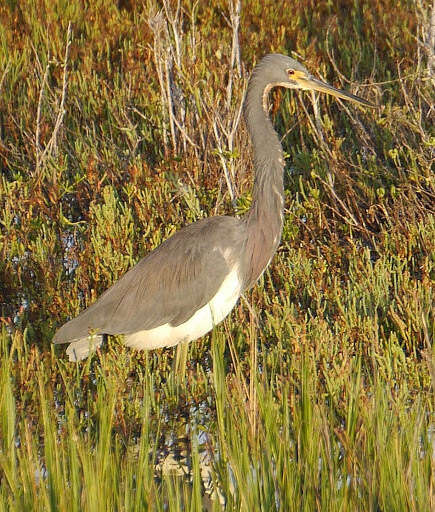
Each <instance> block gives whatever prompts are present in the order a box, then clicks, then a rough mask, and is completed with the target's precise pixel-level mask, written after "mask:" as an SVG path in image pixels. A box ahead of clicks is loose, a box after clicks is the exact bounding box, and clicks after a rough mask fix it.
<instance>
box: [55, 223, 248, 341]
mask: <svg viewBox="0 0 435 512" xmlns="http://www.w3.org/2000/svg"><path fill="white" fill-rule="evenodd" d="M244 242H245V229H244V224H243V223H242V222H241V221H240V220H238V219H235V218H233V217H210V218H207V219H204V220H201V221H199V222H195V223H194V224H190V225H189V226H187V227H185V228H183V229H182V230H180V231H178V232H177V233H176V234H175V235H173V236H172V237H171V238H169V239H168V240H166V241H165V242H163V243H162V244H161V245H160V246H159V247H157V249H155V250H154V251H152V252H151V253H149V254H148V255H147V256H145V257H144V258H143V259H142V260H140V261H139V262H138V263H137V264H136V265H135V266H134V267H133V268H132V269H131V270H129V271H128V272H127V273H126V274H124V276H123V277H122V278H121V279H119V281H117V282H116V283H115V284H114V285H112V286H111V287H110V288H109V289H108V290H106V291H105V292H104V293H103V294H102V295H101V296H100V298H99V299H98V300H97V301H96V302H95V303H94V304H92V305H91V306H90V307H88V308H87V309H86V310H85V311H83V312H82V313H81V314H80V315H79V316H77V317H76V318H74V319H72V320H70V321H69V322H67V323H66V324H65V325H63V326H62V327H61V328H60V329H59V330H58V331H57V332H56V334H55V336H54V338H53V343H67V342H70V341H72V340H75V339H78V338H82V337H85V336H87V335H88V334H89V331H90V330H93V329H95V330H96V331H97V332H98V333H101V334H103V333H104V334H125V333H130V332H136V331H139V330H147V329H152V328H154V327H158V326H160V325H163V324H165V323H170V324H171V325H174V326H177V325H180V324H181V323H183V322H185V321H186V320H188V319H189V318H190V317H191V316H192V315H193V314H194V313H195V312H196V311H197V310H198V309H199V308H201V307H202V306H204V305H205V304H207V303H208V302H209V301H210V300H211V299H212V298H213V297H214V295H215V294H216V292H217V291H218V289H219V287H220V285H221V284H222V282H223V280H224V279H225V277H226V276H227V274H228V272H229V271H230V268H231V266H232V265H233V263H234V262H235V261H236V260H237V259H238V258H239V257H240V255H241V250H242V247H243V246H244ZM224 255H225V257H224Z"/></svg>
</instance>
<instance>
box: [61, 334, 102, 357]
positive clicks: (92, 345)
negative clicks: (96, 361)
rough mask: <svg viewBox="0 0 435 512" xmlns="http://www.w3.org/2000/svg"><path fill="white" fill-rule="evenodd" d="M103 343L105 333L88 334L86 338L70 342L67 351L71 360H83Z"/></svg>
mask: <svg viewBox="0 0 435 512" xmlns="http://www.w3.org/2000/svg"><path fill="white" fill-rule="evenodd" d="M102 343H103V335H102V334H99V335H94V336H86V338H81V339H78V340H77V341H73V342H72V343H70V344H69V347H68V348H67V349H66V353H67V355H68V357H69V360H70V361H81V360H82V359H85V358H86V357H88V356H89V354H90V353H91V352H95V350H96V349H97V348H98V347H100V346H101V344H102Z"/></svg>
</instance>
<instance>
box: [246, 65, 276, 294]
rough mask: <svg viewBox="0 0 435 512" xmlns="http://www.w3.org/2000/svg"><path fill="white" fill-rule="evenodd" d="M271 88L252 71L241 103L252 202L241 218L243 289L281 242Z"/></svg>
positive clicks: (260, 270) (263, 267)
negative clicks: (269, 98)
mask: <svg viewBox="0 0 435 512" xmlns="http://www.w3.org/2000/svg"><path fill="white" fill-rule="evenodd" d="M271 88H272V87H271V85H270V84H269V83H268V82H267V80H266V78H265V77H263V76H262V73H261V68H257V70H254V74H253V76H252V78H251V80H250V83H249V86H248V92H247V96H246V100H245V119H246V124H247V126H248V130H249V133H250V136H251V141H252V146H253V151H254V170H255V181H254V190H253V202H252V206H251V208H250V210H249V212H248V213H247V214H246V215H245V218H244V221H245V222H246V227H247V232H248V238H247V245H246V261H245V265H246V266H245V286H246V288H249V287H250V286H252V285H253V284H254V283H255V282H256V281H257V279H258V278H259V277H260V275H261V274H262V273H263V271H264V270H265V268H266V267H267V265H268V264H269V262H270V260H271V259H272V256H273V255H274V254H275V251H276V249H277V247H278V244H279V242H280V239H281V232H282V225H283V209H284V183H283V171H284V158H283V154H282V147H281V143H280V141H279V138H278V135H277V133H276V132H275V130H274V128H273V126H272V123H271V121H270V119H269V117H268V115H267V113H266V108H267V96H268V94H269V91H270V89H271Z"/></svg>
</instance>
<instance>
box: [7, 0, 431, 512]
mask: <svg viewBox="0 0 435 512" xmlns="http://www.w3.org/2000/svg"><path fill="white" fill-rule="evenodd" d="M91 4H92V5H89V6H88V7H87V9H86V10H85V9H84V8H83V6H82V3H80V2H66V3H65V2H49V1H46V0H38V1H36V2H28V1H24V2H15V1H13V0H8V1H6V2H3V3H1V5H0V167H1V171H2V172H1V179H0V256H1V257H0V326H1V333H0V342H1V365H0V368H1V370H0V371H1V374H0V391H1V393H0V510H16V511H20V512H21V511H23V510H41V511H44V512H45V511H47V510H53V511H54V510H62V511H63V510H68V511H70V510H71V511H74V510H76V511H95V510H98V511H100V510H120V511H122V510H125V511H130V510H137V511H142V510H162V511H163V510H165V511H166V510H171V511H172V510H174V511H176V510H202V509H203V508H205V507H208V508H209V509H210V510H222V509H223V508H225V509H226V510H234V511H247V512H248V511H249V512H251V511H253V510H263V511H269V510H285V511H293V510H294V511H307V512H308V511H313V510H322V511H323V510H328V511H345V510H349V511H355V510H358V511H364V512H365V511H381V510H382V511H393V510H394V511H401V510H413V511H424V512H426V511H429V510H432V509H434V507H435V491H434V460H435V459H434V457H435V455H434V442H435V441H434V417H433V414H434V397H433V389H434V383H435V356H434V351H433V346H432V344H433V337H434V330H435V326H434V315H433V313H434V308H433V305H434V295H433V290H434V287H433V284H434V279H435V242H434V241H435V217H434V208H433V205H434V197H435V188H434V178H433V170H432V167H431V165H432V160H433V147H434V135H435V134H434V130H433V120H432V119H431V115H432V117H433V113H432V114H431V109H433V101H432V96H433V90H432V89H431V83H430V80H428V79H427V63H426V56H425V54H423V53H422V51H423V50H422V48H423V46H422V45H421V44H420V43H418V42H417V39H419V40H420V41H423V40H425V37H426V36H427V31H428V19H429V15H428V13H429V3H428V2H426V3H425V2H422V3H419V4H418V5H417V6H414V4H412V6H410V5H409V3H408V2H406V1H404V0H403V1H402V2H400V5H399V4H397V2H390V3H389V2H386V3H385V2H384V3H382V5H381V4H379V5H377V4H376V5H375V4H374V3H373V2H362V3H361V2H345V3H344V4H343V6H341V7H340V9H337V8H336V7H335V4H334V3H331V2H317V4H316V6H315V7H313V3H312V2H306V1H301V2H278V3H277V2H258V1H257V0H252V1H249V2H244V3H243V7H242V18H241V20H240V28H239V31H238V33H237V34H236V35H238V37H236V38H234V37H233V35H234V33H235V30H236V29H235V27H234V25H233V26H232V27H231V26H230V25H229V24H228V22H227V20H229V19H230V18H231V17H230V4H229V3H221V2H211V3H206V2H203V3H191V2H187V1H183V2H182V3H181V5H182V9H181V10H180V11H178V14H177V11H176V9H175V3H171V4H169V3H167V4H166V8H167V10H166V11H165V9H163V13H164V14H162V15H161V16H160V17H159V16H157V17H156V14H157V13H158V11H159V10H161V9H162V7H163V4H161V3H159V2H154V1H151V2H148V3H145V4H144V3H138V2H135V1H134V0H126V1H120V2H110V1H106V0H102V1H100V2H94V3H91ZM69 22H71V32H70V33H69V32H68V26H69ZM235 40H236V41H237V40H238V41H239V42H240V48H241V62H240V63H238V62H237V59H235V60H232V57H231V55H233V56H234V55H236V54H237V52H232V50H234V49H237V48H234V46H232V45H234V41H235ZM67 48H68V52H67V51H66V50H67ZM270 51H279V52H283V53H287V54H290V55H292V56H297V58H299V59H301V60H302V61H303V62H304V63H305V64H306V65H307V67H308V68H309V69H311V70H312V71H313V73H314V74H316V75H317V76H319V77H323V78H325V79H327V80H328V81H330V82H331V83H333V84H334V85H336V86H340V87H343V88H346V89H348V90H351V91H352V92H355V93H358V94H360V95H362V96H363V97H365V98H367V99H369V100H370V101H373V102H375V103H377V104H378V105H379V108H378V109H377V110H375V111H372V110H370V111H367V110H365V109H359V108H356V107H352V106H350V107H349V106H348V105H342V104H341V103H339V102H337V101H334V100H332V99H331V98H321V99H320V101H319V104H318V105H317V106H315V105H314V103H313V98H311V97H310V96H309V95H307V94H305V93H302V94H291V93H284V94H282V93H277V94H273V98H272V100H273V101H272V103H273V110H272V116H273V121H274V124H275V126H276V127H277V129H278V131H279V133H280V135H281V136H282V138H283V139H282V142H283V146H284V151H285V155H286V162H287V166H286V174H285V185H286V195H287V200H286V205H285V208H286V211H285V219H286V220H285V225H284V231H283V238H282V243H281V246H280V249H279V251H278V253H277V254H276V256H275V258H274V259H273V263H272V265H271V266H270V267H269V269H268V270H267V271H266V272H265V274H264V276H263V277H262V279H261V280H260V282H259V283H258V285H257V286H256V287H255V288H254V289H253V290H252V291H250V292H248V293H247V294H246V296H245V297H244V299H243V300H242V301H241V302H240V304H239V305H238V306H237V307H236V308H235V310H234V312H233V313H232V314H231V315H230V317H229V318H228V319H227V320H226V321H225V322H224V323H223V324H222V325H220V326H218V327H217V328H216V329H215V330H214V332H213V333H212V334H211V335H210V336H207V337H205V338H204V339H202V340H199V341H197V342H195V343H192V344H190V346H189V349H188V353H187V365H186V368H185V372H183V371H182V372H179V373H174V368H176V367H177V366H179V364H180V363H179V362H178V363H177V356H176V353H175V351H174V350H172V349H171V350H160V351H153V352H149V353H137V352H134V351H131V350H128V349H125V348H124V347H122V346H121V345H120V343H119V341H118V340H109V346H108V347H105V348H104V350H102V352H101V353H98V354H97V355H95V356H94V357H93V358H92V359H90V360H88V361H85V362H83V363H80V364H78V365H76V364H71V363H68V362H67V361H66V358H65V356H64V348H63V347H58V346H56V347H53V346H51V338H52V336H53V334H54V331H55V329H56V328H57V327H58V326H59V325H61V324H62V322H64V321H65V320H66V319H67V318H68V317H71V316H73V315H75V314H77V313H78V312H79V311H81V310H82V309H83V308H84V307H86V306H87V305H89V304H90V303H92V302H93V301H94V300H95V299H96V297H97V296H98V295H99V293H101V292H102V291H103V290H104V289H106V288H107V286H108V285H110V284H111V283H112V282H114V281H115V280H116V279H118V278H119V276H121V275H122V274H123V273H124V272H125V271H126V270H127V269H128V268H130V267H131V266H132V265H133V264H134V263H135V262H136V261H138V260H139V258H140V257H142V256H143V255H145V254H146V253H147V252H149V251H150V250H151V249H153V248H155V247H156V246H158V245H159V244H160V243H161V242H162V241H163V240H164V239H166V238H167V237H168V236H170V235H171V234H172V233H174V232H175V231H176V230H177V229H180V228H181V227H182V226H183V225H185V224H188V223H190V222H192V221H194V220H196V219H198V218H201V217H204V216H209V215H215V214H222V213H228V214H235V213H236V212H237V213H239V214H242V213H243V212H245V211H246V210H247V209H248V208H249V205H250V201H251V186H252V163H251V159H250V149H249V145H248V141H247V134H246V130H245V127H244V125H243V123H242V122H240V123H238V114H239V109H240V105H241V102H242V98H243V90H244V87H245V85H246V83H247V78H248V73H249V71H250V70H251V69H252V67H253V65H254V63H255V62H256V61H258V59H259V58H260V57H261V56H262V55H263V54H264V53H267V52H270ZM171 59H172V63H173V67H172V75H171V74H170V73H168V69H169V68H168V67H166V65H169V63H170V62H171ZM239 64H240V69H239ZM65 65H66V66H65ZM357 84H359V85H357ZM168 91H171V93H170V94H169V93H168ZM171 95H172V96H171ZM62 105H64V108H65V111H64V112H63V110H62ZM171 116H172V117H171ZM174 118H175V120H176V122H175V121H174ZM177 123H178V124H177ZM235 127H237V130H235V131H234V133H233V131H232V130H233V128H235ZM230 191H231V193H233V194H235V196H236V201H232V198H231V193H230ZM178 355H179V361H182V360H183V354H181V353H179V354H178Z"/></svg>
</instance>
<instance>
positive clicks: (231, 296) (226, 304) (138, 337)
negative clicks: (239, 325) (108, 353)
mask: <svg viewBox="0 0 435 512" xmlns="http://www.w3.org/2000/svg"><path fill="white" fill-rule="evenodd" d="M241 288H242V284H241V279H240V277H239V272H238V269H237V268H234V269H233V270H232V271H231V272H230V273H229V274H228V275H227V277H226V278H225V280H224V281H223V283H222V284H221V286H220V288H219V290H218V291H217V293H216V295H215V296H214V297H213V298H212V299H211V300H210V302H209V303H208V304H206V305H205V306H203V307H202V308H200V309H198V310H197V311H195V312H193V314H192V316H191V317H190V318H189V320H187V321H186V322H184V323H182V324H180V325H177V326H173V325H171V324H170V323H167V324H163V325H160V326H159V327H155V328H153V329H149V330H146V331H137V332H134V333H131V334H126V335H125V344H126V345H127V346H129V347H133V348H136V349H139V350H144V349H148V350H149V349H153V348H160V347H171V346H173V345H177V344H178V343H180V342H182V341H193V340H196V339H198V338H200V337H201V336H204V334H206V333H208V332H209V331H211V330H212V329H213V327H214V326H215V325H217V324H218V323H220V322H221V321H222V320H223V319H224V318H225V317H226V316H227V315H228V314H229V313H230V311H231V310H232V309H233V307H234V306H235V305H236V303H237V301H238V299H239V297H240V294H241Z"/></svg>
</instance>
